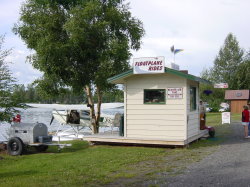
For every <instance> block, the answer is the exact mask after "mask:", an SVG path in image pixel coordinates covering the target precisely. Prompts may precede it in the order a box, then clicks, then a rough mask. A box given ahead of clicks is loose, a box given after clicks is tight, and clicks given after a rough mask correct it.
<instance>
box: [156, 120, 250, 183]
mask: <svg viewBox="0 0 250 187" xmlns="http://www.w3.org/2000/svg"><path fill="white" fill-rule="evenodd" d="M231 127H232V131H233V133H232V135H231V137H230V138H228V140H227V141H225V142H224V143H223V144H222V145H221V146H220V148H219V149H218V151H217V152H215V153H213V154H211V155H209V156H207V157H206V158H205V159H203V160H201V161H200V162H198V163H194V164H192V165H190V166H188V167H187V169H186V170H185V171H184V173H183V174H181V175H178V176H175V177H173V178H170V179H169V178H168V179H167V184H164V185H160V186H169V187H174V186H178V187H179V186H195V187H196V186H199V187H201V186H227V187H228V186H241V187H242V186H243V187H244V186H250V139H244V138H243V127H242V126H241V125H240V124H239V123H234V124H232V125H231Z"/></svg>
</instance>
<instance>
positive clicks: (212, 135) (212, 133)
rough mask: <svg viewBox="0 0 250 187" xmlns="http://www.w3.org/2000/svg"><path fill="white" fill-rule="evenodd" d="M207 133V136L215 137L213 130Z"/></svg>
mask: <svg viewBox="0 0 250 187" xmlns="http://www.w3.org/2000/svg"><path fill="white" fill-rule="evenodd" d="M208 133H209V136H210V137H211V138H213V137H214V136H215V131H214V130H213V131H209V132H208Z"/></svg>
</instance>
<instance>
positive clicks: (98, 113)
mask: <svg viewBox="0 0 250 187" xmlns="http://www.w3.org/2000/svg"><path fill="white" fill-rule="evenodd" d="M96 93H97V98H98V103H97V116H96V125H97V126H98V129H99V121H100V117H101V105H102V92H101V91H100V88H99V87H98V86H96Z"/></svg>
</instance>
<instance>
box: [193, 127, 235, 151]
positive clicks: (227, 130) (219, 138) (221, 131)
mask: <svg viewBox="0 0 250 187" xmlns="http://www.w3.org/2000/svg"><path fill="white" fill-rule="evenodd" d="M214 128H215V137H213V138H212V137H208V138H207V139H200V140H199V141H195V142H193V143H191V144H190V147H189V148H190V149H198V148H202V147H208V146H209V147H211V146H218V145H220V144H222V143H224V142H225V141H226V140H228V139H229V138H230V136H231V134H232V129H231V126H230V125H218V126H215V127H214Z"/></svg>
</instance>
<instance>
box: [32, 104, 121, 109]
mask: <svg viewBox="0 0 250 187" xmlns="http://www.w3.org/2000/svg"><path fill="white" fill-rule="evenodd" d="M27 105H28V106H30V107H35V108H47V109H53V110H54V109H55V110H89V108H88V107H87V105H86V104H78V105H62V104H33V103H27ZM95 106H96V105H95ZM123 106H124V103H103V104H102V109H103V110H105V109H114V108H121V107H123Z"/></svg>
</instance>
